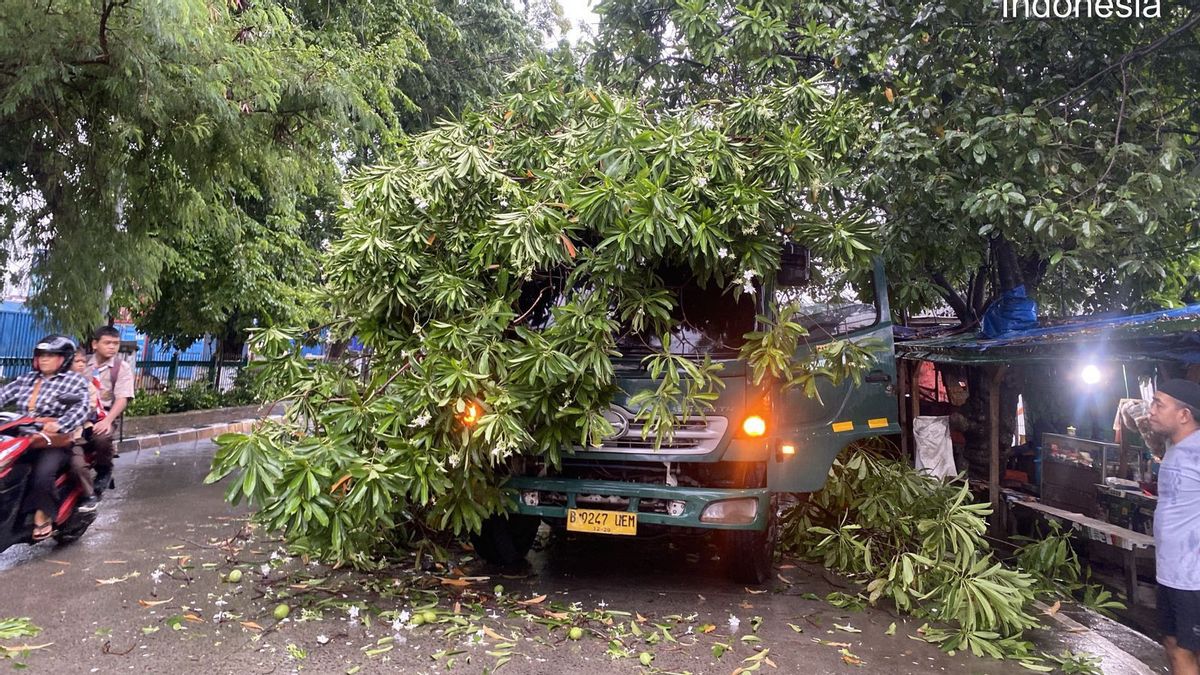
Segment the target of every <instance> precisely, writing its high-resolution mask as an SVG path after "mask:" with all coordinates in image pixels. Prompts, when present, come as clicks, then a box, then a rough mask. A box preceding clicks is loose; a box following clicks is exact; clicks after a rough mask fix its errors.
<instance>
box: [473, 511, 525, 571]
mask: <svg viewBox="0 0 1200 675" xmlns="http://www.w3.org/2000/svg"><path fill="white" fill-rule="evenodd" d="M541 524H542V519H541V518H538V517H537V516H527V515H522V514H519V513H509V514H506V515H498V516H492V517H491V518H488V519H487V520H485V521H483V527H481V528H480V530H479V534H473V535H471V544H472V545H474V546H475V552H476V553H478V554H479V557H481V558H483V559H484V560H486V561H488V562H489V563H492V564H493V565H504V566H507V565H515V564H517V563H519V562H521V561H523V560H525V554H526V553H529V549H530V547H532V546H533V540H534V539H536V538H537V531H538V526H540V525H541Z"/></svg>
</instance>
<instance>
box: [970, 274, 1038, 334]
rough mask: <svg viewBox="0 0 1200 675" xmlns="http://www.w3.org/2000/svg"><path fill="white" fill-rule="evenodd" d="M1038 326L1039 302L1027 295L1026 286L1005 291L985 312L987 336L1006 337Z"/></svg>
mask: <svg viewBox="0 0 1200 675" xmlns="http://www.w3.org/2000/svg"><path fill="white" fill-rule="evenodd" d="M1037 327H1038V319H1037V303H1036V302H1034V301H1033V300H1031V299H1030V298H1029V297H1027V296H1026V295H1025V287H1024V286H1017V287H1016V288H1014V289H1012V290H1010V291H1004V293H1002V294H1001V295H1000V299H999V300H997V301H996V302H994V303H992V306H991V307H988V308H987V311H986V312H984V313H983V335H984V336H985V337H989V338H998V337H1004V336H1006V335H1012V334H1014V333H1019V332H1021V331H1025V330H1032V329H1034V328H1037Z"/></svg>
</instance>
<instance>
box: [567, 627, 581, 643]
mask: <svg viewBox="0 0 1200 675" xmlns="http://www.w3.org/2000/svg"><path fill="white" fill-rule="evenodd" d="M567 637H569V638H571V639H572V640H578V639H579V638H581V637H583V629H582V628H580V627H579V626H575V627H574V628H572V629H571V630H569V631H567Z"/></svg>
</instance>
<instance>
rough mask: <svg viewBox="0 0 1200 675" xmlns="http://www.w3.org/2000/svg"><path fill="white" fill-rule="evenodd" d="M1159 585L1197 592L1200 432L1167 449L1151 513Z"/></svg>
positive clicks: (1199, 584)
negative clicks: (1155, 502) (1155, 504)
mask: <svg viewBox="0 0 1200 675" xmlns="http://www.w3.org/2000/svg"><path fill="white" fill-rule="evenodd" d="M1154 547H1155V560H1156V562H1157V563H1158V583H1160V584H1162V585H1163V586H1167V587H1169V588H1174V589H1177V590H1181V591H1200V431H1197V432H1194V433H1192V435H1191V436H1188V437H1187V438H1185V439H1183V440H1182V441H1180V442H1179V443H1178V444H1177V445H1175V446H1172V447H1170V448H1168V449H1167V454H1166V456H1165V457H1163V461H1162V465H1161V466H1160V467H1159V469H1158V505H1157V506H1156V507H1155V510H1154Z"/></svg>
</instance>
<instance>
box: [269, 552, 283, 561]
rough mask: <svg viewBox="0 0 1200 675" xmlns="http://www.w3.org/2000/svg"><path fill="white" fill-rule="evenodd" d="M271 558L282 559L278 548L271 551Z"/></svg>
mask: <svg viewBox="0 0 1200 675" xmlns="http://www.w3.org/2000/svg"><path fill="white" fill-rule="evenodd" d="M271 560H283V554H282V553H280V552H279V550H278V549H276V550H274V551H271Z"/></svg>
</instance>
